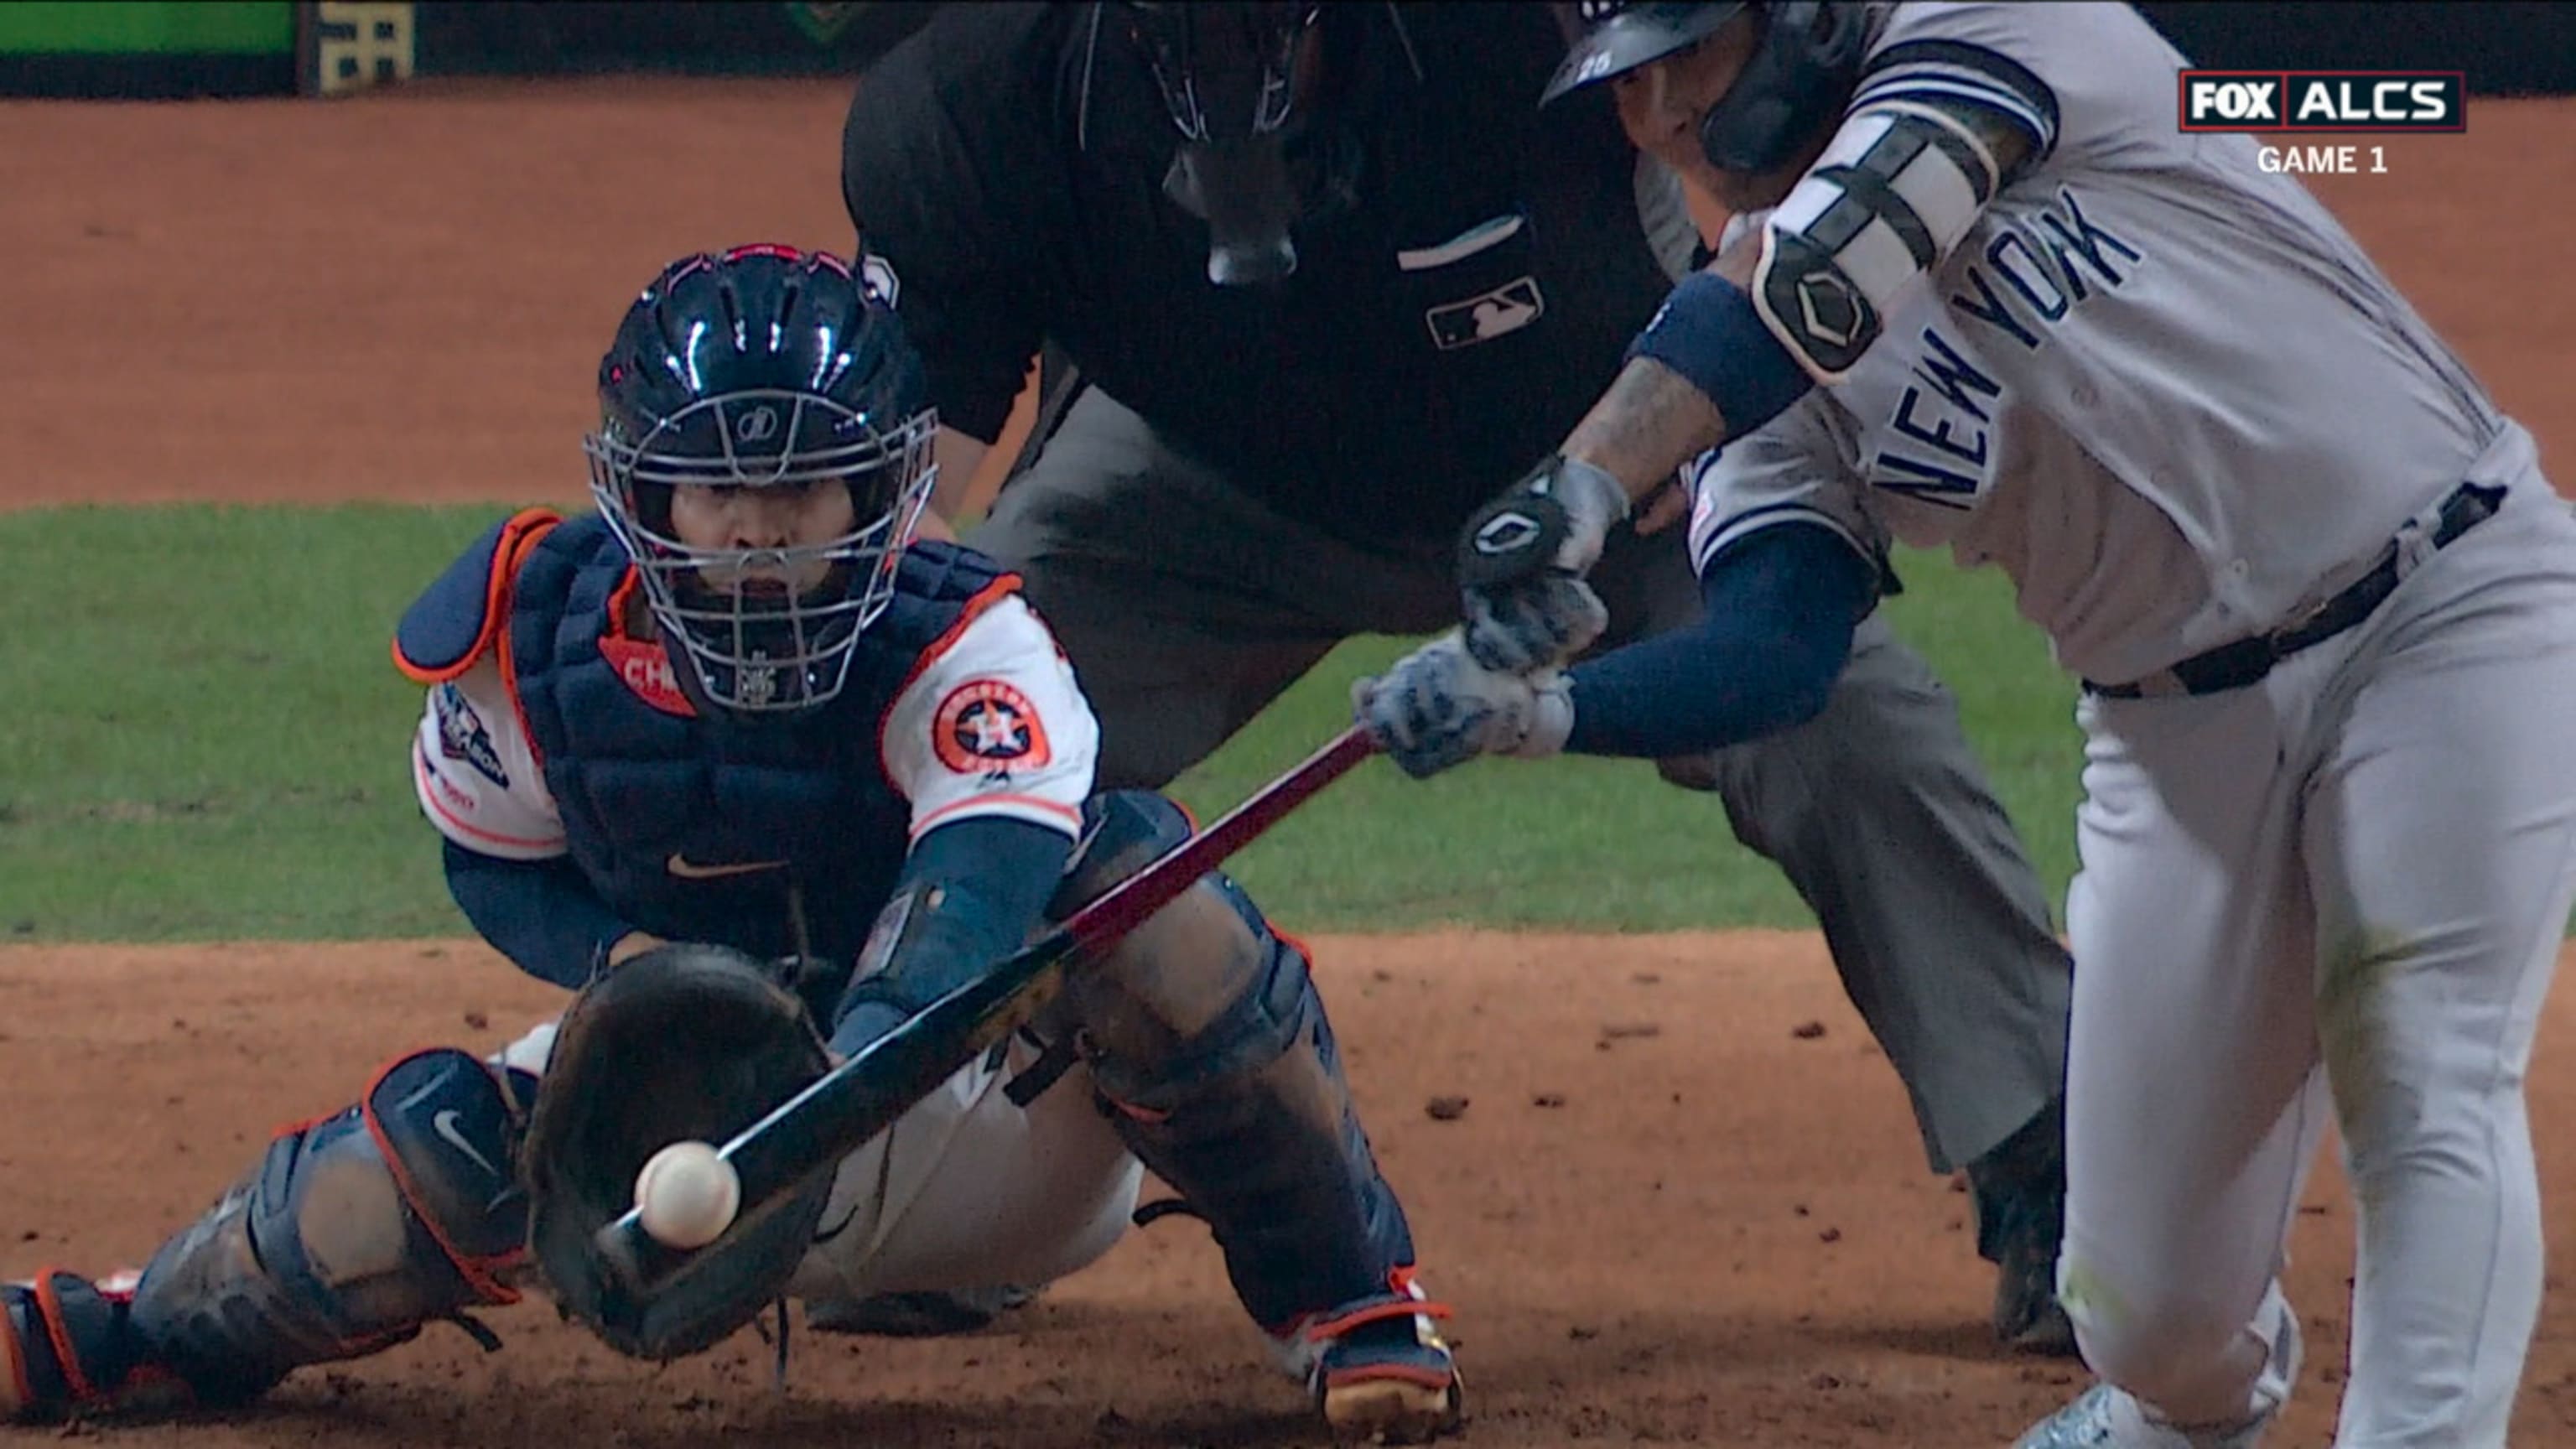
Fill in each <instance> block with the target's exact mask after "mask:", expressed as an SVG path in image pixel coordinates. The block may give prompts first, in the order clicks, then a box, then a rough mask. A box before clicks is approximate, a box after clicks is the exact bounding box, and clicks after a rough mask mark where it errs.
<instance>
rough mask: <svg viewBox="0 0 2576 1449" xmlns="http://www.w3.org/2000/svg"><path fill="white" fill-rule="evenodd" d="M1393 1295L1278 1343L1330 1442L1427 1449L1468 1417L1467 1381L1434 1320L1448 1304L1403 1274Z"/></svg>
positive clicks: (1303, 1327)
mask: <svg viewBox="0 0 2576 1449" xmlns="http://www.w3.org/2000/svg"><path fill="white" fill-rule="evenodd" d="M1392 1281H1393V1283H1394V1286H1395V1288H1396V1292H1395V1293H1394V1294H1391V1295H1389V1296H1387V1297H1384V1298H1376V1299H1368V1300H1364V1301H1361V1302H1358V1303H1351V1304H1345V1305H1343V1306H1342V1307H1340V1308H1338V1309H1335V1310H1333V1311H1332V1312H1330V1313H1324V1314H1319V1315H1316V1316H1315V1317H1313V1318H1310V1319H1307V1320H1306V1321H1304V1322H1303V1323H1300V1324H1298V1325H1297V1326H1295V1327H1293V1328H1291V1329H1289V1330H1288V1331H1287V1332H1286V1333H1284V1334H1281V1335H1280V1336H1279V1342H1278V1347H1279V1350H1280V1358H1281V1362H1282V1364H1283V1365H1284V1366H1286V1367H1288V1368H1289V1369H1290V1371H1291V1372H1297V1373H1300V1374H1301V1376H1302V1377H1303V1378H1304V1379H1305V1381H1306V1387H1307V1392H1309V1393H1310V1394H1312V1395H1313V1396H1314V1400H1315V1407H1316V1409H1317V1411H1318V1412H1320V1413H1322V1415H1323V1416H1324V1423H1325V1425H1326V1427H1328V1428H1329V1429H1331V1430H1332V1433H1333V1437H1334V1439H1335V1440H1336V1441H1337V1442H1339V1443H1344V1444H1427V1443H1430V1442H1431V1441H1432V1440H1434V1439H1437V1438H1439V1437H1440V1436H1442V1435H1443V1434H1447V1433H1449V1432H1451V1431H1452V1430H1454V1429H1456V1428H1457V1427H1458V1425H1459V1423H1460V1421H1461V1420H1462V1419H1463V1418H1464V1417H1465V1399H1464V1381H1463V1380H1462V1379H1461V1378H1460V1377H1459V1374H1458V1363H1457V1360H1456V1358H1455V1357H1454V1356H1452V1355H1451V1353H1450V1352H1449V1345H1448V1344H1447V1343H1446V1342H1444V1341H1443V1340H1442V1339H1441V1337H1440V1333H1439V1329H1438V1327H1437V1325H1436V1324H1435V1322H1434V1320H1436V1319H1441V1318H1446V1317H1448V1316H1449V1309H1448V1307H1447V1305H1445V1304H1439V1303H1433V1302H1431V1301H1429V1300H1428V1299H1427V1298H1425V1297H1424V1296H1423V1292H1422V1290H1421V1289H1420V1288H1419V1287H1417V1286H1416V1285H1415V1284H1414V1282H1413V1275H1412V1273H1411V1271H1410V1270H1408V1269H1398V1270H1397V1271H1396V1272H1395V1274H1394V1275H1392Z"/></svg>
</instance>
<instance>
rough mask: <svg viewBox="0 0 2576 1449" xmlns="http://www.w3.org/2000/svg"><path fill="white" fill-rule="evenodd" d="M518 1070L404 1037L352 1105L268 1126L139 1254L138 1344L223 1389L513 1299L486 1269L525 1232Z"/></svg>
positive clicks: (239, 1389) (506, 1263)
mask: <svg viewBox="0 0 2576 1449" xmlns="http://www.w3.org/2000/svg"><path fill="white" fill-rule="evenodd" d="M534 1088H535V1078H534V1077H532V1076H529V1075H528V1074H526V1073H523V1072H514V1071H510V1070H508V1069H506V1068H497V1067H490V1066H486V1065H485V1064H484V1063H483V1062H481V1061H478V1060H477V1059H475V1058H474V1057H472V1056H470V1055H468V1054H466V1053H465V1052H462V1051H457V1050H454V1049H452V1048H441V1049H436V1050H431V1051H424V1052H418V1053H415V1054H413V1055H410V1056H406V1057H402V1058H400V1059H398V1060H396V1061H394V1062H393V1063H392V1064H390V1065H389V1066H387V1067H386V1068H385V1069H384V1070H383V1071H382V1072H380V1073H379V1074H378V1075H377V1077H376V1079H375V1081H374V1083H373V1084H371V1085H370V1086H369V1087H368V1089H367V1091H366V1093H365V1095H364V1096H363V1097H361V1098H360V1100H359V1101H358V1102H357V1104H356V1105H354V1106H351V1107H348V1108H345V1109H343V1110H341V1111H339V1112H336V1113H333V1114H332V1115H330V1116H328V1117H323V1118H320V1119H318V1120H316V1121H313V1122H310V1123H306V1124H304V1125H301V1126H298V1127H293V1128H289V1129H287V1130H286V1131H284V1132H282V1133H280V1134H279V1135H278V1136H277V1138H276V1139H275V1140H274V1141H272V1142H271V1143H270V1144H269V1146H268V1149H267V1151H266V1152H265V1153H264V1154H263V1155H262V1157H261V1159H260V1162H259V1165H258V1166H257V1167H255V1168H254V1169H252V1171H251V1172H250V1174H249V1175H248V1176H247V1177H244V1178H243V1179H242V1180H241V1181H240V1182H238V1183H236V1184H235V1185H234V1186H233V1188H232V1189H231V1190H230V1191H229V1192H227V1193H225V1194H224V1196H223V1199H222V1200H221V1201H219V1202H218V1203H216V1205H215V1206H214V1207H213V1208H212V1209H211V1210H209V1211H208V1212H207V1213H206V1215H205V1216H204V1217H203V1218H201V1219H199V1220H198V1222H197V1223H196V1224H195V1225H194V1226H193V1227H191V1228H189V1229H188V1230H187V1231H186V1232H184V1233H181V1234H180V1235H179V1236H177V1237H176V1238H173V1239H171V1240H170V1241H169V1242H168V1243H167V1244H165V1245H163V1247H162V1249H161V1251H160V1252H158V1253H157V1254H155V1255H154V1256H153V1258H152V1261H151V1263H150V1264H149V1265H147V1266H146V1267H145V1269H144V1270H143V1277H142V1281H141V1283H139V1284H138V1285H137V1287H136V1289H135V1296H134V1302H133V1305H132V1308H131V1315H132V1321H133V1325H134V1328H135V1330H136V1331H137V1333H138V1334H139V1335H140V1337H141V1339H142V1341H143V1343H144V1344H145V1345H146V1347H147V1350H148V1351H149V1353H150V1354H151V1356H152V1357H153V1358H154V1359H155V1360H156V1361H157V1362H159V1363H160V1364H162V1365H163V1366H165V1367H167V1368H168V1369H169V1370H170V1371H172V1372H173V1373H175V1374H177V1375H178V1376H179V1378H181V1379H182V1380H184V1381H185V1382H186V1383H187V1384H188V1386H189V1387H190V1389H192V1390H193V1391H194V1392H195V1393H196V1394H197V1396H198V1397H199V1398H201V1399H206V1400H211V1401H215V1402H231V1401H238V1400H241V1399H244V1398H248V1397H251V1396H253V1395H256V1394H259V1393H261V1392H264V1391H265V1390H266V1389H268V1388H269V1387H270V1386H271V1385H273V1384H275V1383H276V1382H277V1380H279V1379H280V1378H283V1377H284V1376H285V1375H286V1373H287V1372H288V1371H289V1370H291V1369H294V1368H296V1367H298V1366H300V1365H303V1364H311V1363H323V1362H328V1361H331V1360H334V1359H342V1358H350V1357H354V1356H356V1355H359V1354H364V1353H370V1352H373V1351H375V1350H377V1349H381V1348H385V1347H389V1346H391V1345H393V1344H395V1343H399V1342H401V1341H403V1340H405V1339H407V1338H410V1337H412V1336H413V1335H414V1334H416V1333H418V1332H419V1330H420V1328H421V1326H422V1325H423V1324H425V1323H428V1322H430V1321H432V1320H435V1319H441V1318H451V1319H458V1321H460V1322H463V1321H464V1320H462V1319H461V1318H459V1315H460V1313H461V1311H462V1310H463V1309H466V1308H469V1307H473V1306H476V1305H480V1304H503V1303H511V1302H515V1301H517V1299H518V1296H519V1295H518V1294H517V1292H516V1291H514V1290H513V1289H512V1288H511V1287H509V1286H508V1285H507V1284H506V1283H505V1282H504V1281H503V1278H504V1275H505V1274H506V1273H507V1272H508V1271H509V1270H510V1269H512V1268H514V1267H515V1266H516V1265H517V1264H518V1263H519V1261H520V1260H521V1258H522V1256H523V1254H524V1252H525V1246H524V1245H525V1243H526V1240H527V1231H528V1226H527V1218H528V1212H527V1198H526V1195H525V1194H524V1192H522V1191H521V1189H520V1187H519V1181H518V1146H519V1138H520V1123H521V1120H522V1117H523V1115H524V1110H525V1104H526V1102H527V1101H528V1100H529V1099H530V1098H531V1097H532V1096H533V1094H534ZM473 1331H474V1332H475V1335H476V1337H478V1338H480V1339H483V1340H484V1341H485V1343H486V1346H487V1347H488V1346H490V1344H491V1339H490V1336H489V1334H488V1333H486V1332H484V1331H482V1330H480V1329H479V1328H476V1329H474V1330H473Z"/></svg>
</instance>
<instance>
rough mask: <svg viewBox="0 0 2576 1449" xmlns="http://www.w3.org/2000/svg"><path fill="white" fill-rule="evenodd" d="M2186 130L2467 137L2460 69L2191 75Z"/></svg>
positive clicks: (2184, 84) (2185, 81)
mask: <svg viewBox="0 0 2576 1449" xmlns="http://www.w3.org/2000/svg"><path fill="white" fill-rule="evenodd" d="M2179 84H2180V103H2181V118H2180V120H2181V129H2183V130H2185V131H2266V132H2273V133H2294V132H2303V131H2305V132H2338V131H2340V132H2355V131H2366V132H2375V131H2465V130H2467V129H2468V128H2469V120H2468V78H2467V77H2466V76H2464V75H2462V74H2461V73H2460V72H2458V71H2455V70H2453V71H2380V70H2187V71H2183V72H2182V73H2181V75H2180V78H2179Z"/></svg>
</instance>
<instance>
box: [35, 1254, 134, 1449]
mask: <svg viewBox="0 0 2576 1449" xmlns="http://www.w3.org/2000/svg"><path fill="white" fill-rule="evenodd" d="M135 1282H136V1277H135V1275H134V1274H132V1273H120V1274H118V1275H116V1276H114V1277H112V1278H107V1279H103V1280H100V1281H98V1282H95V1283H93V1282H91V1281H90V1280H89V1279H87V1278H83V1277H80V1276H78V1275H77V1274H73V1273H66V1272H63V1271H61V1270H59V1269H54V1268H46V1269H42V1270H39V1271H38V1272H37V1274H36V1276H35V1277H34V1278H32V1279H30V1280H28V1281H26V1282H21V1283H0V1424H9V1423H46V1422H51V1421H53V1420H56V1419H62V1418H65V1417H68V1416H70V1415H73V1414H76V1413H79V1412H81V1411H84V1410H90V1409H103V1408H108V1407H111V1406H113V1405H115V1404H117V1403H118V1402H120V1400H121V1399H122V1397H123V1395H124V1394H125V1392H126V1390H127V1389H129V1388H133V1387H137V1386H140V1385H142V1384H144V1383H147V1382H158V1381H165V1380H166V1379H167V1375H165V1374H162V1373H159V1372H158V1371H157V1370H154V1369H153V1368H151V1367H150V1366H149V1365H146V1364H144V1363H143V1362H142V1361H141V1360H142V1358H143V1355H142V1353H141V1351H140V1348H141V1346H140V1344H139V1343H137V1341H136V1336H135V1334H134V1331H133V1329H132V1328H131V1327H130V1326H129V1325H128V1323H127V1319H126V1310H127V1308H128V1306H129V1305H131V1304H132V1303H133V1301H134V1285H135Z"/></svg>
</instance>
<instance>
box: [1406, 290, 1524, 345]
mask: <svg viewBox="0 0 2576 1449" xmlns="http://www.w3.org/2000/svg"><path fill="white" fill-rule="evenodd" d="M1546 310H1547V299H1546V298H1545V297H1543V296H1541V295H1539V290H1538V278H1536V277H1520V278H1516V279H1514V280H1512V281H1508V282H1505V283H1503V284H1502V285H1501V286H1499V287H1496V288H1494V289H1493V290H1492V291H1490V292H1482V293H1479V294H1477V295H1476V296H1473V297H1469V298H1468V299H1467V300H1465V301H1463V302H1451V303H1448V304H1447V305H1445V306H1439V307H1434V308H1432V309H1431V310H1430V311H1428V312H1425V313H1423V314H1422V320H1423V321H1424V322H1426V323H1429V324H1430V327H1431V345H1432V346H1434V347H1437V348H1439V349H1440V350H1441V351H1443V352H1453V351H1455V350H1457V349H1458V348H1461V347H1473V346H1475V345H1476V344H1477V343H1479V342H1491V341H1493V340H1494V339H1495V338H1497V337H1504V336H1508V335H1510V334H1511V333H1514V332H1518V331H1520V330H1521V329H1522V328H1524V327H1527V326H1528V325H1530V324H1531V323H1532V322H1535V321H1537V320H1538V319H1539V314H1540V313H1543V312H1545V311H1546Z"/></svg>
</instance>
